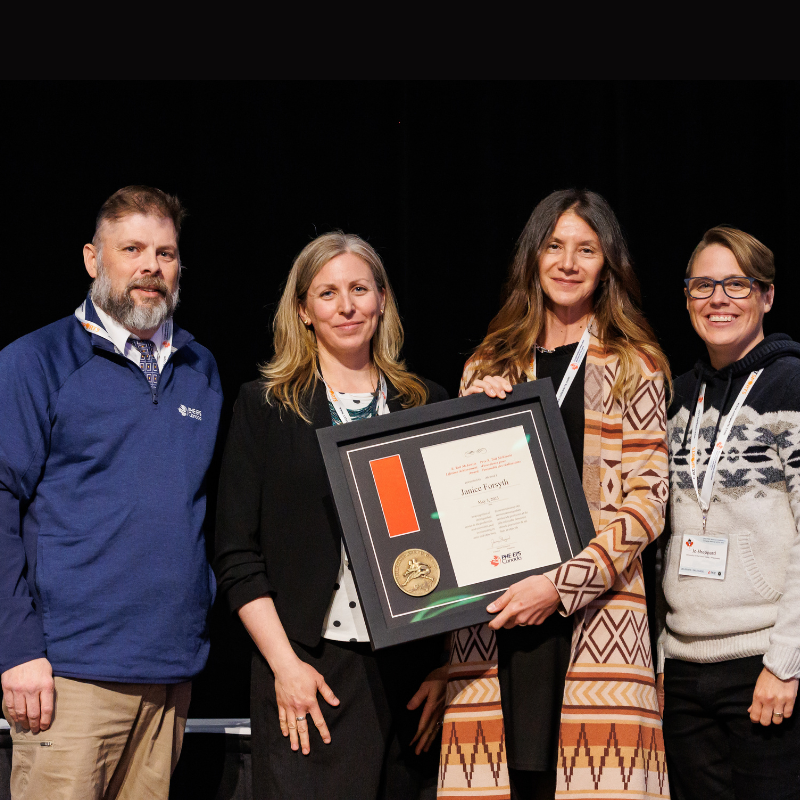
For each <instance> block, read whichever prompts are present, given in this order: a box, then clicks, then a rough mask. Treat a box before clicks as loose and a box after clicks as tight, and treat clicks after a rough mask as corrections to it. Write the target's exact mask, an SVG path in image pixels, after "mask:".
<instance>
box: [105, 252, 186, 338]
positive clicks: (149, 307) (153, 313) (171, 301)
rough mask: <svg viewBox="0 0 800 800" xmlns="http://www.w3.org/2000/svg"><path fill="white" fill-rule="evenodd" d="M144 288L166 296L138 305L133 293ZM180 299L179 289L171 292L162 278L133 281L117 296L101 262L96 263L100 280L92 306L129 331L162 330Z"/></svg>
mask: <svg viewBox="0 0 800 800" xmlns="http://www.w3.org/2000/svg"><path fill="white" fill-rule="evenodd" d="M98 255H99V254H98ZM143 285H146V286H148V288H155V289H160V290H161V291H162V292H164V296H163V297H158V298H156V299H153V300H147V301H146V302H145V303H143V304H142V305H137V304H136V303H135V302H134V300H133V298H132V297H131V289H132V288H134V287H137V286H143ZM179 295H180V286H176V287H175V291H174V292H169V291H167V285H166V283H165V281H164V279H163V278H160V277H154V278H139V279H136V280H133V281H131V282H130V283H129V284H128V285H127V286H126V287H125V288H124V289H123V290H122V291H121V292H115V291H114V288H113V286H112V285H111V281H110V280H109V277H108V274H107V273H106V271H105V269H104V268H103V265H102V263H101V261H100V258H99V257H98V259H97V277H96V278H95V279H94V280H93V281H92V288H91V298H92V302H93V303H94V304H95V305H96V306H98V307H99V308H101V309H103V311H105V312H106V314H108V316H109V317H111V319H113V320H114V321H116V322H118V323H119V324H120V325H122V327H123V328H125V329H126V330H129V331H149V330H154V329H156V328H159V327H161V325H162V324H163V323H164V322H165V321H166V320H167V319H169V318H170V317H171V316H172V315H173V313H174V312H175V309H176V308H177V306H178V300H179Z"/></svg>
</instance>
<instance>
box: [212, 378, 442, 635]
mask: <svg viewBox="0 0 800 800" xmlns="http://www.w3.org/2000/svg"><path fill="white" fill-rule="evenodd" d="M425 385H426V386H427V387H428V392H429V398H428V402H429V403H433V402H437V401H439V400H446V399H447V392H445V390H444V389H443V388H442V387H441V386H439V385H437V384H435V383H431V382H430V381H425ZM387 389H388V395H389V399H388V405H389V410H390V411H400V410H401V406H400V403H399V402H398V400H397V399H396V394H397V392H396V390H395V388H394V387H393V386H392V385H391V384H388V385H387ZM310 416H311V420H312V424H311V425H309V424H308V423H307V422H304V421H303V420H301V419H300V418H299V417H297V416H296V415H295V414H293V413H291V412H290V411H287V410H285V409H284V410H282V411H281V410H279V407H278V406H270V405H268V404H267V403H266V402H265V401H264V399H263V389H262V384H261V382H260V381H252V382H251V383H245V384H244V385H243V386H242V388H241V390H240V391H239V397H238V399H237V400H236V405H235V407H234V414H233V421H232V422H231V428H230V432H229V433H228V440H227V442H226V445H225V454H224V456H223V461H222V473H221V476H220V483H219V496H218V501H217V502H218V505H217V528H216V538H215V541H216V558H215V570H216V573H217V578H218V581H219V588H220V591H221V592H222V593H223V595H224V596H225V597H226V599H227V602H228V604H229V606H230V608H231V610H233V611H236V610H237V609H239V608H241V607H242V606H243V605H245V603H249V602H250V601H251V600H255V599H256V598H257V597H264V596H266V595H269V596H271V597H272V598H273V600H274V602H275V607H276V609H277V611H278V616H280V619H281V622H282V623H283V627H284V629H285V631H286V634H287V636H288V637H289V638H290V639H293V640H294V641H296V642H299V643H300V644H303V645H305V646H307V647H315V646H316V645H317V644H318V643H319V641H320V638H321V636H322V623H323V621H324V619H325V613H326V611H327V610H328V606H329V605H330V601H331V595H332V594H333V587H334V584H335V582H336V578H337V576H338V574H339V566H340V564H341V531H340V528H339V520H338V517H337V516H336V510H335V508H334V504H333V498H332V497H331V492H330V487H329V485H328V476H327V473H326V472H325V466H324V463H323V461H322V453H321V451H320V448H319V443H318V441H317V434H316V430H317V428H324V427H328V426H330V425H331V424H332V423H331V415H330V410H329V408H328V401H327V398H326V396H325V386H324V384H323V383H322V382H318V383H317V387H316V389H315V391H314V394H313V397H312V399H311V404H310ZM350 424H353V423H350Z"/></svg>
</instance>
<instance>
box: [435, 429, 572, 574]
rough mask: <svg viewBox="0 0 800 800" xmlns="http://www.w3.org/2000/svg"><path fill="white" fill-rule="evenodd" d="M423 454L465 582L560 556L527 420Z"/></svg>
mask: <svg viewBox="0 0 800 800" xmlns="http://www.w3.org/2000/svg"><path fill="white" fill-rule="evenodd" d="M421 454H422V459H423V461H424V463H425V469H426V471H427V473H428V481H429V483H430V486H431V490H432V492H433V498H434V500H435V501H436V510H437V511H438V513H439V521H440V523H441V525H442V532H443V533H444V538H445V541H446V542H447V549H448V551H449V553H450V559H451V561H452V564H453V570H454V571H455V575H456V582H457V583H458V585H459V586H468V585H470V584H473V583H481V582H483V581H487V580H491V579H492V578H497V577H502V576H506V575H514V574H516V573H518V572H524V571H526V570H530V569H536V568H537V567H543V566H549V565H551V564H556V563H559V562H560V560H561V559H560V556H559V552H558V547H557V546H556V542H555V538H554V536H553V529H552V526H551V525H550V520H549V517H548V514H547V508H546V507H545V503H544V498H543V497H542V491H541V489H540V487H539V479H538V477H537V475H536V468H535V467H534V465H533V460H532V459H531V454H530V450H529V449H528V441H527V438H526V435H525V430H524V429H523V427H522V426H521V425H519V426H516V427H513V428H505V429H503V430H500V431H494V432H492V433H484V434H480V435H478V436H470V437H468V438H466V439H458V440H456V441H451V442H446V443H445V444H438V445H432V446H431V447H423V448H421Z"/></svg>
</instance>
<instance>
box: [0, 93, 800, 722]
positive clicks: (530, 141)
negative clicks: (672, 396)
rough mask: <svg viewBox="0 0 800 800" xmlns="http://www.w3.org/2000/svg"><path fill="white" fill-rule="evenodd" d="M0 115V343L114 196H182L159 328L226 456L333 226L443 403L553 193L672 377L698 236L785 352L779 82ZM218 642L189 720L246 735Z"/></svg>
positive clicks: (47, 303)
mask: <svg viewBox="0 0 800 800" xmlns="http://www.w3.org/2000/svg"><path fill="white" fill-rule="evenodd" d="M0 97H2V100H3V112H4V113H3V117H4V125H3V155H4V158H3V169H4V176H3V178H4V180H3V200H4V203H3V205H4V213H3V214H2V216H0V225H2V230H3V240H4V241H5V242H6V251H5V253H4V265H5V266H4V269H3V284H4V287H5V291H4V292H3V315H2V322H1V323H0V326H1V327H0V346H5V345H6V344H8V343H9V342H11V341H12V340H14V339H15V338H17V337H18V336H21V335H23V334H25V333H28V332H29V331H31V330H34V329H36V328H38V327H41V326H43V325H46V324H48V323H50V322H52V321H54V320H55V319H58V318H60V317H63V316H65V315H67V314H70V313H71V312H72V311H73V310H74V308H75V307H76V306H77V305H78V304H79V303H80V302H81V300H82V299H83V297H84V295H85V292H86V289H87V287H88V285H89V278H88V276H87V274H86V272H85V270H84V267H83V262H82V256H81V248H82V246H83V244H84V243H85V242H87V241H89V240H90V239H91V236H92V232H93V228H94V217H95V215H96V213H97V210H98V208H99V207H100V205H101V203H102V202H103V201H104V200H105V199H106V198H107V197H108V196H109V195H110V194H112V193H113V192H114V191H115V190H116V189H118V188H119V187H121V186H124V185H127V184H130V183H145V184H151V185H154V186H158V187H160V188H162V189H164V190H166V191H169V192H173V193H176V194H178V195H179V196H180V197H181V198H182V199H183V201H184V202H185V204H186V205H187V207H188V208H189V211H190V213H191V216H190V217H189V218H188V220H187V221H186V223H185V227H184V232H183V237H182V240H181V256H182V259H183V262H184V264H185V270H184V273H183V280H182V301H181V306H180V308H179V310H178V313H177V320H178V322H179V323H180V324H181V325H182V326H184V327H185V328H187V329H188V330H189V331H191V332H192V333H193V334H194V335H195V336H196V337H197V339H198V340H199V341H200V342H201V343H203V344H205V345H206V346H208V347H209V348H210V349H211V350H212V351H213V352H214V354H215V355H216V358H217V361H218V363H219V367H220V371H221V374H222V381H223V386H224V389H225V392H226V397H227V402H226V410H225V416H224V419H223V426H222V430H223V441H224V432H225V431H226V430H227V426H228V423H229V420H230V412H231V407H232V403H233V400H234V399H235V397H236V392H237V390H238V386H239V385H240V384H241V383H242V382H244V381H247V380H252V379H253V378H255V377H256V376H257V373H256V365H257V364H258V363H259V362H262V361H264V360H266V359H268V358H269V356H270V348H271V335H270V322H271V315H272V312H273V310H274V307H275V303H276V301H277V299H278V297H279V294H280V289H281V285H282V282H283V280H284V279H285V277H286V274H287V272H288V270H289V267H290V265H291V262H292V259H293V257H294V256H295V255H296V254H297V253H298V252H299V251H300V249H301V248H302V247H303V246H304V245H305V244H306V243H307V242H308V241H309V240H310V239H312V238H313V237H314V236H315V235H317V234H319V233H323V232H325V231H328V230H331V229H334V228H341V229H343V230H345V231H348V232H354V233H357V234H359V235H360V236H362V237H364V238H366V239H368V240H369V241H370V242H371V243H372V244H373V245H374V246H375V247H376V248H377V250H378V252H379V253H381V255H382V256H383V258H384V260H385V263H386V265H387V269H388V271H389V275H390V278H391V280H392V283H393V285H394V289H395V291H396V293H397V296H398V300H399V304H400V310H401V314H402V316H403V320H404V323H405V328H406V346H405V355H406V358H407V361H408V363H409V365H410V366H411V368H412V369H414V370H415V371H417V372H419V373H421V374H423V375H425V376H426V377H429V378H431V379H433V380H435V381H437V382H439V383H441V384H443V385H444V386H445V387H447V388H448V390H449V391H450V392H451V393H453V394H454V393H455V392H456V390H457V384H458V378H459V375H460V372H461V367H462V365H463V362H464V360H465V358H466V356H467V355H468V354H469V352H470V350H471V349H472V348H473V347H474V346H475V345H476V344H477V343H478V342H479V341H480V340H481V338H482V337H483V335H484V333H485V331H486V327H487V324H488V322H489V320H490V319H491V318H492V316H493V315H494V314H495V312H496V311H497V309H498V305H499V298H500V292H501V286H502V283H503V280H504V277H505V273H506V268H507V266H508V263H509V261H510V258H511V254H512V250H513V247H514V243H515V241H516V238H517V236H518V235H519V233H520V231H521V230H522V227H523V225H524V224H525V222H526V220H527V218H528V216H529V215H530V213H531V211H532V210H533V207H534V206H535V204H536V203H537V202H538V201H539V200H540V199H542V198H543V197H544V196H545V195H547V194H548V193H549V192H551V191H553V190H555V189H561V188H566V187H570V186H578V187H586V188H589V189H593V190H594V191H597V192H600V193H601V194H603V195H604V196H605V197H606V198H607V199H608V200H609V201H610V203H611V205H612V206H613V208H614V209H615V211H616V212H617V215H618V216H619V218H620V221H621V222H622V225H623V228H624V230H625V233H626V235H627V237H628V241H629V244H630V247H631V251H632V253H633V258H634V262H635V264H636V268H637V272H638V274H639V278H640V280H641V284H642V290H643V307H644V311H645V313H646V314H647V316H648V318H649V319H650V321H651V323H652V324H653V327H654V328H655V330H656V332H657V334H658V336H659V338H660V340H661V343H662V345H663V347H664V349H665V350H666V352H667V355H668V356H669V358H670V360H671V363H672V365H673V370H674V373H675V374H676V375H678V374H680V373H682V372H684V371H686V370H687V369H689V368H690V367H691V365H692V364H693V363H694V361H695V359H696V358H697V357H698V355H700V353H701V351H702V346H701V343H700V341H699V340H698V339H697V338H696V336H695V335H694V333H693V331H692V329H691V327H690V324H689V320H688V316H687V314H686V312H685V300H684V298H683V294H682V288H683V287H682V284H681V281H682V278H683V273H684V269H685V265H686V262H687V260H688V258H689V255H690V253H691V251H692V249H693V248H694V246H695V245H696V244H697V242H698V241H699V240H700V238H701V236H702V234H703V232H704V231H705V230H707V229H708V228H709V227H711V226H713V225H717V224H720V223H729V224H733V225H736V226H738V227H741V228H743V229H744V230H746V231H748V232H750V233H752V234H754V235H755V236H757V237H758V238H759V239H761V240H762V241H763V242H764V243H765V244H767V245H768V246H769V247H770V248H772V249H773V250H774V252H775V255H776V261H777V275H778V278H777V281H776V306H775V308H774V310H773V311H772V312H771V313H770V314H769V315H768V317H767V325H766V327H767V331H768V332H773V331H782V332H786V333H789V334H792V335H797V333H798V331H797V328H798V325H797V322H796V312H795V308H796V300H795V296H794V289H795V288H797V287H798V285H800V281H798V279H797V277H796V271H797V267H796V265H795V258H796V252H797V249H798V243H797V225H796V214H797V212H798V199H797V196H796V190H797V186H798V178H799V177H800V156H799V155H798V150H797V143H798V140H800V136H799V135H798V134H800V125H798V122H799V121H800V120H799V119H798V102H799V101H800V86H799V85H798V84H797V83H780V82H695V83H679V82H676V83H670V82H666V83H660V82H526V83H516V82H513V83H495V82H486V83H484V82H458V83H451V82H446V83H439V82H364V83H360V82H348V83H338V82H310V83H300V82H287V83H263V82H247V83H226V82H196V83H194V82H187V83H182V82H181V83H172V82H153V83H117V82H97V83H66V82H64V83H61V82H49V83H36V82H29V83H16V84H9V83H6V84H3V85H2V87H0ZM215 470H216V467H215V469H214V470H212V472H215ZM215 484H216V474H212V476H211V500H212V502H211V508H212V513H213V493H214V486H215ZM212 519H213V517H212ZM212 537H213V524H212V525H210V526H209V539H211V538H212ZM212 625H213V627H212V631H213V647H212V655H211V661H210V663H209V666H208V668H207V670H206V672H205V673H204V674H203V676H201V678H200V679H199V680H198V681H197V682H196V684H195V692H194V697H193V702H192V711H191V716H192V717H215V716H222V717H233V716H247V715H248V701H247V697H248V690H247V680H248V661H249V658H248V653H249V643H248V640H247V638H246V636H245V635H244V634H243V633H242V631H241V629H240V627H239V625H238V622H235V621H234V620H233V619H232V618H231V617H230V616H229V615H228V613H227V612H226V611H225V609H224V607H223V606H222V604H219V605H218V606H217V608H216V609H215V611H214V613H213V620H212Z"/></svg>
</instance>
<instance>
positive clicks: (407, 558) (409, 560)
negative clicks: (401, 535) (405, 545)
mask: <svg viewBox="0 0 800 800" xmlns="http://www.w3.org/2000/svg"><path fill="white" fill-rule="evenodd" d="M392 575H393V576H394V582H395V583H396V584H397V586H398V588H399V589H401V590H402V591H404V592H405V593H406V594H410V595H411V596H412V597H422V596H423V595H426V594H430V593H431V592H432V591H433V590H434V589H435V588H436V586H437V585H438V583H439V562H438V561H437V560H436V559H435V558H434V557H433V556H432V555H431V554H430V553H429V552H428V551H427V550H418V549H412V550H404V551H403V552H402V553H400V555H399V556H397V558H396V559H395V562H394V567H393V568H392Z"/></svg>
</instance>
